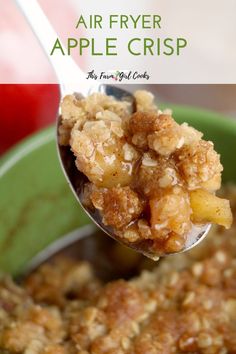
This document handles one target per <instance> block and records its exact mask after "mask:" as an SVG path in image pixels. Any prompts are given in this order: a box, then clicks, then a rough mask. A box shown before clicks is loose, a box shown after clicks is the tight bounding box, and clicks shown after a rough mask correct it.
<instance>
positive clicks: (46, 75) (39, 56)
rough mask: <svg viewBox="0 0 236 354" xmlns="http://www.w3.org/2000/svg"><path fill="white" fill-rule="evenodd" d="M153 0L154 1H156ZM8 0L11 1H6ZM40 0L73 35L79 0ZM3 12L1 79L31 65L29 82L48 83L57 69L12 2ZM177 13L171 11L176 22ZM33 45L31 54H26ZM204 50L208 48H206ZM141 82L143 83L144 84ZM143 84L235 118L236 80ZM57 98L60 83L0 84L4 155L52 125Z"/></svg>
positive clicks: (162, 97)
mask: <svg viewBox="0 0 236 354" xmlns="http://www.w3.org/2000/svg"><path fill="white" fill-rule="evenodd" d="M149 2H150V4H152V3H153V0H150V1H149ZM6 3H7V6H4V5H6ZM39 3H40V5H41V6H42V8H43V9H44V11H45V12H46V13H47V14H48V16H49V18H50V21H51V23H52V24H53V26H54V27H55V29H56V31H57V32H58V33H59V36H60V37H61V38H62V39H63V38H64V37H65V34H66V31H64V30H65V28H66V29H67V30H68V28H69V29H70V33H71V35H73V33H74V31H75V29H74V28H73V27H74V26H73V24H74V23H75V20H76V18H77V16H78V13H79V7H80V1H77V0H68V1H65V0H50V1H47V0H39ZM235 6H236V4H235ZM0 14H1V21H0V45H1V50H0V82H4V81H5V80H4V78H6V77H7V78H8V82H10V81H11V80H10V81H9V78H10V77H11V75H12V78H13V77H14V78H17V82H24V78H23V77H22V73H23V70H22V68H23V67H24V66H27V68H28V70H27V73H28V75H29V78H28V80H27V81H30V82H37V80H36V77H38V75H39V74H40V78H41V81H42V82H50V80H51V79H52V77H53V76H54V73H53V70H52V68H51V66H50V64H49V62H48V60H47V58H46V57H45V55H44V53H43V51H42V50H41V48H40V46H39V45H38V43H37V41H36V40H35V37H34V35H33V33H32V32H31V30H30V28H29V26H28V24H27V23H26V21H25V19H24V18H23V16H22V15H21V13H20V12H19V10H18V8H17V7H16V5H15V3H14V1H13V0H7V2H6V1H2V0H0ZM183 16H185V15H184V13H183ZM174 18H175V14H174V13H173V21H174ZM231 46H232V42H231ZM29 49H30V53H31V55H28V54H29ZM9 53H10V55H9ZM204 53H207V50H206V49H205V52H204ZM208 54H209V53H208ZM223 54H224V53H223ZM85 60H86V58H83V60H82V61H81V60H80V63H79V64H80V65H81V66H82V67H83V66H84V65H85V64H86V63H84V61H85ZM39 68H40V72H39ZM24 72H25V71H24ZM12 81H13V80H12ZM138 87H139V88H140V85H139V86H138ZM143 87H144V88H146V89H148V90H151V91H152V92H153V93H154V94H155V95H156V97H157V100H158V101H164V102H166V103H168V102H171V103H178V104H184V105H193V106H198V107H202V108H207V109H210V110H214V111H217V112H220V113H223V114H225V115H228V116H231V117H236V100H235V97H236V85H145V86H144V85H143ZM127 88H128V89H129V90H131V91H132V90H135V89H137V86H136V85H128V87H127ZM59 100H60V96H59V89H58V86H57V85H56V84H1V85H0V154H3V153H4V152H6V151H7V150H8V149H9V148H10V147H12V146H13V145H14V144H16V143H17V142H18V141H20V140H22V139H23V138H24V137H26V136H28V135H29V134H31V133H33V132H36V131H37V130H40V129H41V128H44V127H46V126H48V125H50V124H53V123H54V122H55V119H56V114H57V110H58V104H59Z"/></svg>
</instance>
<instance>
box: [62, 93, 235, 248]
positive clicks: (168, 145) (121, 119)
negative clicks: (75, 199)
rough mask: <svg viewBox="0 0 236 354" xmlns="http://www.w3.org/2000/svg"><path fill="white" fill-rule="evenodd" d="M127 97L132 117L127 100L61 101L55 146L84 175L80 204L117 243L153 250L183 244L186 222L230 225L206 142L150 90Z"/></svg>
mask: <svg viewBox="0 0 236 354" xmlns="http://www.w3.org/2000/svg"><path fill="white" fill-rule="evenodd" d="M134 96H135V99H136V112H134V113H132V114H130V107H129V103H128V102H119V101H116V100H115V99H114V98H113V97H109V96H106V95H104V94H99V93H96V94H93V95H91V96H89V97H87V98H86V99H83V98H81V97H79V98H78V97H77V95H69V96H66V97H65V98H64V99H63V101H62V104H61V110H62V123H61V126H60V143H61V144H62V145H66V146H70V148H71V150H72V152H73V154H74V156H75V163H76V166H77V168H78V169H79V170H80V171H81V172H82V173H83V174H84V175H85V176H86V177H87V178H88V185H89V186H87V187H86V188H85V189H86V196H85V198H84V204H85V205H86V207H87V208H89V207H90V208H96V209H97V210H99V213H100V215H101V216H102V221H103V223H104V224H105V225H107V226H111V227H112V228H113V230H114V232H115V234H116V235H117V237H118V238H120V239H121V240H122V241H123V242H126V243H127V244H129V245H130V244H131V243H133V244H134V243H135V244H143V243H144V242H146V243H147V244H148V247H149V249H150V250H151V251H152V252H154V253H157V254H161V253H174V252H178V251H180V250H181V249H183V248H184V245H185V242H186V239H187V237H188V234H189V232H190V230H191V228H192V226H193V224H205V223H216V224H220V225H223V226H225V227H226V228H228V227H230V225H231V223H232V214H231V211H230V205H229V202H228V201H226V200H223V199H220V198H218V197H217V196H215V192H216V191H217V190H218V189H219V188H220V186H221V172H222V170H223V167H222V165H221V163H220V156H219V154H218V153H217V152H216V151H215V150H214V145H213V143H212V142H210V141H206V140H203V139H202V136H203V134H202V133H201V132H199V131H197V130H196V129H194V128H193V127H190V126H189V125H188V124H187V123H183V124H178V123H177V122H176V121H175V120H174V118H173V117H172V112H171V110H168V109H167V110H165V111H161V110H160V109H158V107H157V106H156V105H155V103H154V97H153V95H152V94H151V93H150V92H147V91H136V92H135V93H134ZM143 225H145V232H144V228H143Z"/></svg>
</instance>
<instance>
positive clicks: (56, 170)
mask: <svg viewBox="0 0 236 354" xmlns="http://www.w3.org/2000/svg"><path fill="white" fill-rule="evenodd" d="M168 107H170V108H172V109H173V111H174V117H175V119H176V120H177V121H178V122H188V123H189V124H190V125H192V126H194V127H196V128H197V129H199V130H201V131H202V132H203V133H204V137H205V138H206V139H210V140H212V141H214V143H215V147H216V150H217V151H219V152H220V153H221V155H222V157H221V159H222V163H223V165H224V173H223V180H224V181H235V182H236V168H235V166H234V161H235V152H236V121H234V120H232V119H228V118H225V117H222V116H221V115H218V114H215V113H212V112H208V111H203V110H199V109H195V108H192V107H181V106H171V105H168ZM89 222H90V220H89V219H88V217H87V216H86V215H85V213H84V212H83V211H82V210H81V208H80V206H79V205H78V203H77V202H76V201H75V199H74V197H73V195H72V192H71V191H70V188H69V186H68V184H67V182H66V180H65V178H64V175H63V173H62V171H61V168H60V165H59V162H58V157H57V152H56V144H55V131H54V128H53V127H51V128H49V129H47V130H44V131H42V132H40V133H39V134H36V135H33V136H32V137H30V138H29V139H27V140H25V141H24V142H23V143H21V144H19V145H18V146H16V147H15V148H14V149H12V150H11V151H10V152H9V153H7V154H6V155H5V156H4V158H3V159H2V160H1V161H0V270H2V271H7V272H10V273H12V274H14V275H16V274H17V273H19V272H20V271H21V269H23V267H24V266H25V265H26V264H27V262H29V260H30V259H31V258H32V257H33V256H34V255H35V254H36V253H38V252H39V251H41V250H42V249H44V248H45V247H46V246H47V245H48V244H50V243H51V242H52V241H54V240H56V239H58V238H59V237H61V236H63V235H64V234H66V233H68V232H69V231H71V230H73V229H75V228H77V227H80V226H83V225H85V224H87V223H89Z"/></svg>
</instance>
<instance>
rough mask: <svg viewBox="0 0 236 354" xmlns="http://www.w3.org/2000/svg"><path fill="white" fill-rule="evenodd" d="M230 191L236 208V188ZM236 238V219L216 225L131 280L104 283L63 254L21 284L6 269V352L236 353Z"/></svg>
mask: <svg viewBox="0 0 236 354" xmlns="http://www.w3.org/2000/svg"><path fill="white" fill-rule="evenodd" d="M225 193H226V194H225V197H226V198H229V197H230V199H231V201H232V207H233V210H234V213H235V211H236V188H235V187H231V188H228V189H227V190H226V192H225ZM235 236H236V225H235V224H233V226H232V227H231V229H229V230H225V229H224V228H222V227H221V226H214V227H213V228H212V230H211V231H210V234H209V237H208V238H207V239H205V240H204V241H203V242H202V243H201V245H199V246H198V247H196V248H194V249H193V250H191V251H189V252H188V253H183V254H179V255H175V256H173V257H168V258H165V259H163V260H162V261H161V262H159V263H158V265H157V266H155V267H154V269H152V270H147V269H146V270H143V271H142V272H141V274H140V275H139V276H136V277H133V278H131V279H130V280H122V279H120V280H114V281H111V282H108V283H103V282H102V281H101V280H100V279H98V278H97V276H96V275H95V272H96V266H92V265H91V264H89V263H88V262H84V261H83V262H79V261H76V260H71V259H64V258H63V259H62V258H61V259H58V260H56V261H55V262H54V263H50V264H49V263H48V264H47V263H46V264H44V265H42V266H41V267H40V268H39V269H38V270H37V271H36V272H35V273H32V274H31V275H30V276H29V277H28V278H27V279H26V280H25V281H24V283H23V284H22V285H21V286H19V285H16V284H15V283H14V282H13V281H12V280H11V278H10V277H9V276H4V275H2V276H1V277H0V352H1V353H4V354H15V353H16V354H17V353H24V354H182V353H183V354H184V353H186V354H196V353H198V354H235V353H236V336H235V333H236V237H235ZM114 244H115V245H116V246H117V243H114ZM119 247H121V254H123V252H124V250H125V249H126V248H124V247H123V246H120V245H119ZM128 251H129V252H133V253H134V254H136V255H137V253H135V252H134V251H131V250H128ZM140 257H141V256H140ZM130 258H131V257H128V259H130ZM143 259H144V261H147V259H146V258H145V257H143ZM148 262H151V261H150V260H149V261H148ZM151 263H152V265H155V264H156V263H154V262H151Z"/></svg>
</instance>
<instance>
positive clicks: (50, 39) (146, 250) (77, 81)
mask: <svg viewBox="0 0 236 354" xmlns="http://www.w3.org/2000/svg"><path fill="white" fill-rule="evenodd" d="M16 2H17V4H18V5H19V7H20V9H21V10H22V12H23V13H24V15H25V17H26V19H27V20H28V22H29V24H30V25H31V27H32V29H33V31H34V33H35V35H36V36H37V38H38V40H39V42H40V44H41V46H42V48H43V49H44V51H45V53H46V54H47V56H48V58H49V60H50V62H51V64H52V66H53V68H54V70H55V73H56V75H57V78H58V81H59V83H60V93H61V97H64V96H65V95H67V94H72V93H74V92H76V93H79V94H81V95H83V96H84V97H86V96H88V95H90V94H92V93H94V92H101V93H104V94H106V95H108V96H114V97H115V98H116V99H117V100H121V101H122V100H125V101H129V102H130V103H131V105H130V107H131V113H132V111H134V110H135V99H134V97H133V95H132V94H130V93H129V92H127V91H125V90H123V89H120V88H118V87H117V86H111V85H105V84H102V83H99V82H96V83H95V84H93V85H91V83H90V81H88V80H87V79H86V76H85V74H84V73H83V71H82V70H81V69H80V68H79V67H78V65H77V64H76V63H75V62H74V60H73V59H72V58H71V57H70V56H61V55H59V56H56V55H54V56H50V54H49V53H50V51H51V49H52V46H53V43H55V40H56V39H57V38H58V36H57V34H56V32H55V31H54V30H53V28H52V26H51V24H50V23H49V21H48V19H47V17H46V16H45V14H44V13H43V11H42V9H41V8H40V6H39V4H38V3H37V1H36V0H30V1H29V0H16ZM65 52H66V51H65ZM60 122H61V117H60V110H59V115H58V121H57V148H58V153H59V159H60V162H61V167H62V170H63V172H64V174H65V177H66V179H67V181H68V184H69V186H70V187H71V189H72V192H73V193H74V195H75V197H76V199H77V200H78V202H79V203H80V205H81V207H82V208H83V209H84V210H85V212H86V213H87V214H88V215H89V216H90V218H91V219H92V221H93V222H94V223H95V224H96V225H97V226H99V227H100V228H101V229H102V230H103V231H104V232H105V233H106V234H108V235H109V236H110V237H112V238H114V239H115V240H117V241H119V242H121V243H124V244H125V245H126V246H127V245H128V246H129V247H131V248H133V249H135V250H136V251H138V252H141V253H143V254H144V255H145V256H147V257H149V258H152V259H154V260H156V259H159V257H160V256H165V255H166V254H163V253H161V252H160V253H158V254H157V253H156V252H153V251H152V250H151V248H150V245H149V244H148V243H146V242H140V243H138V244H137V243H136V244H135V243H133V244H127V243H125V242H124V241H123V240H122V239H121V238H120V237H118V236H117V235H116V234H115V233H114V231H113V230H112V228H111V227H109V226H106V225H104V224H103V222H102V218H101V216H100V215H99V213H98V212H92V211H91V210H89V209H87V208H85V207H84V206H83V204H82V202H81V199H82V195H83V188H84V184H85V183H86V182H87V181H88V180H87V178H86V177H85V176H84V175H83V174H82V173H81V172H80V171H78V169H77V168H76V166H75V159H74V156H73V154H72V152H71V151H70V149H69V147H64V146H60V145H59V143H58V127H59V126H60ZM209 229H210V225H209V224H205V225H194V226H193V227H192V230H191V232H190V233H189V235H188V236H187V241H186V243H185V246H184V249H183V250H181V251H180V252H185V251H188V250H190V249H191V248H193V247H194V246H196V245H197V244H199V243H200V242H201V241H202V240H203V239H204V238H205V236H206V235H207V233H208V231H209ZM180 252H178V253H180Z"/></svg>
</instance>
